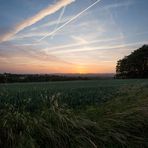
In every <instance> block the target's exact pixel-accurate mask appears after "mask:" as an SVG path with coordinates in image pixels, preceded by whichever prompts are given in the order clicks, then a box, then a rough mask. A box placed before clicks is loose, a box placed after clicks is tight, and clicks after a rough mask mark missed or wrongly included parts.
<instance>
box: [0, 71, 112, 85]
mask: <svg viewBox="0 0 148 148" xmlns="http://www.w3.org/2000/svg"><path fill="white" fill-rule="evenodd" d="M113 77H114V74H106V73H104V74H57V73H56V74H11V73H4V74H0V83H15V82H49V81H73V80H96V79H110V78H113Z"/></svg>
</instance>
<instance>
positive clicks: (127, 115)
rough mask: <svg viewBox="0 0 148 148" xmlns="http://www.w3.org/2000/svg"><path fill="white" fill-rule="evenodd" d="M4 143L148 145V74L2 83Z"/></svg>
mask: <svg viewBox="0 0 148 148" xmlns="http://www.w3.org/2000/svg"><path fill="white" fill-rule="evenodd" d="M0 147H3V148H97V147H99V148H100V147H101V148H106V147H107V148H110V147H113V148H114V147H115V148H118V147H119V148H120V147H129V148H133V147H137V148H139V147H141V148H143V147H148V79H141V80H140V79H131V80H114V79H108V80H87V81H67V82H66V81H65V82H47V83H45V82H43V83H13V84H0Z"/></svg>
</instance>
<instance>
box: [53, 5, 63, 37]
mask: <svg viewBox="0 0 148 148" xmlns="http://www.w3.org/2000/svg"><path fill="white" fill-rule="evenodd" d="M65 9H66V6H64V7H63V9H62V11H61V13H60V16H59V18H58V21H57V24H56V26H55V28H54V30H53V31H55V30H57V28H58V25H59V24H60V22H61V19H62V17H63V15H64V12H65ZM54 35H55V34H53V35H51V38H53V37H54Z"/></svg>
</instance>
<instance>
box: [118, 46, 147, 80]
mask: <svg viewBox="0 0 148 148" xmlns="http://www.w3.org/2000/svg"><path fill="white" fill-rule="evenodd" d="M116 77H117V78H148V45H144V46H142V47H141V48H139V49H137V50H135V51H134V52H132V53H131V54H130V55H128V56H126V57H124V58H123V59H121V60H119V61H118V62H117V66H116Z"/></svg>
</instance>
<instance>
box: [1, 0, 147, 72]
mask: <svg viewBox="0 0 148 148" xmlns="http://www.w3.org/2000/svg"><path fill="white" fill-rule="evenodd" d="M83 10H84V11H83ZM79 14H81V15H79ZM147 43H148V0H100V1H99V0H98V1H97V0H75V1H74V0H0V73H4V72H11V73H114V72H115V66H116V62H117V60H119V59H120V58H122V57H124V56H125V55H128V54H130V53H131V52H132V51H133V50H134V49H137V48H139V47H140V46H142V45H143V44H147Z"/></svg>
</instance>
